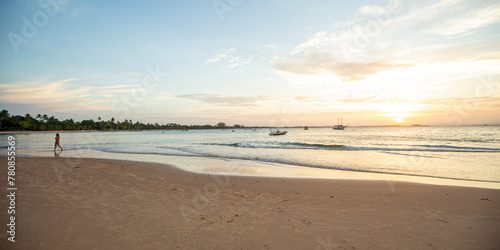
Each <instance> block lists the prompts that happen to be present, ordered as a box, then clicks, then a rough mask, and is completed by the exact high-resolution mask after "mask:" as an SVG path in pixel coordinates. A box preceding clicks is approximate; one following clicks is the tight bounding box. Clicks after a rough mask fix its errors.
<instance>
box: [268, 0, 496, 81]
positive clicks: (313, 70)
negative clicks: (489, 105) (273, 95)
mask: <svg viewBox="0 0 500 250" xmlns="http://www.w3.org/2000/svg"><path fill="white" fill-rule="evenodd" d="M498 13H500V2H498V1H480V2H478V1H469V0H442V1H438V2H433V1H431V2H430V3H429V2H427V1H418V2H415V1H391V2H389V4H388V5H385V6H376V5H367V6H363V7H361V8H360V9H359V10H358V12H357V13H356V15H355V18H354V19H353V20H351V21H347V22H345V23H342V24H338V25H336V26H335V27H334V28H332V29H333V31H328V30H321V31H318V32H316V33H315V34H314V35H313V36H312V37H310V38H308V39H306V40H305V41H304V42H302V43H300V44H297V45H296V46H295V47H293V49H291V50H290V51H289V53H288V54H281V55H275V56H273V58H271V59H270V60H269V63H270V64H271V65H272V66H273V67H274V68H275V69H277V70H279V71H284V72H289V73H294V74H300V75H311V74H333V75H337V76H338V77H339V78H340V79H342V80H343V81H347V82H350V81H360V80H363V79H365V78H367V77H369V76H370V75H374V74H377V73H379V72H383V71H388V70H392V69H395V68H400V67H413V66H416V65H418V64H426V63H429V62H436V60H444V61H450V62H454V61H457V60H486V59H491V58H492V57H493V58H495V57H498V56H500V55H499V53H498V51H499V49H500V45H499V44H500V43H499V42H498V38H497V37H498V36H495V35H490V36H485V35H484V34H476V30H477V29H479V28H482V27H486V26H491V25H493V24H497V23H500V15H499V14H498ZM483 33H484V32H483ZM450 36H453V37H454V38H455V39H449V38H450ZM471 36H472V37H473V39H471ZM462 37H463V38H462ZM461 38H462V39H461ZM461 48H463V49H461ZM457 56H458V57H457ZM488 57H489V58H488Z"/></svg>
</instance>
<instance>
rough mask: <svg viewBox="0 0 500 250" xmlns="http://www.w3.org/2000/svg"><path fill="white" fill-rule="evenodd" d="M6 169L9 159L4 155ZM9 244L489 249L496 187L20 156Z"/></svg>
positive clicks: (498, 227) (497, 220) (498, 214)
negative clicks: (275, 175) (205, 172)
mask: <svg viewBox="0 0 500 250" xmlns="http://www.w3.org/2000/svg"><path fill="white" fill-rule="evenodd" d="M0 161H1V162H2V165H3V166H7V159H6V157H0ZM16 166H17V168H16V187H17V189H18V190H17V191H16V215H15V216H16V221H15V222H16V238H15V240H16V242H15V243H11V242H9V241H8V240H7V237H8V235H7V234H6V231H7V230H8V228H7V226H6V224H8V223H9V216H10V215H8V214H7V210H8V207H9V204H8V202H9V201H8V198H7V199H6V195H7V194H9V193H8V191H7V190H6V188H7V167H5V168H4V171H1V172H0V179H1V180H4V181H3V183H4V184H3V185H2V187H3V190H4V191H3V192H4V196H3V197H4V198H2V199H1V202H0V209H1V210H0V211H1V212H0V224H3V225H4V230H1V231H0V241H1V242H0V249H177V248H181V249H367V248H371V249H394V248H396V249H415V248H418V249H434V248H439V249H443V248H445V249H490V248H499V247H500V238H499V237H498V235H500V190H497V189H481V188H470V187H455V186H439V185H428V184H417V183H410V182H395V181H390V182H388V181H367V180H328V179H299V178H268V177H241V176H217V175H203V174H195V173H190V172H185V171H183V170H179V169H177V168H176V167H174V166H169V165H162V164H153V163H143V162H130V161H118V160H101V159H74V158H17V159H16Z"/></svg>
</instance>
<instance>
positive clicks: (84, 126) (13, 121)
mask: <svg viewBox="0 0 500 250" xmlns="http://www.w3.org/2000/svg"><path fill="white" fill-rule="evenodd" d="M244 127H245V126H243V125H238V124H236V125H234V126H233V127H230V126H226V123H224V122H219V123H218V124H217V125H210V124H207V125H180V124H177V123H168V124H164V125H160V124H158V123H155V124H151V123H148V124H144V123H140V122H138V121H136V122H135V123H134V122H133V121H132V120H127V119H125V121H123V122H120V121H116V120H115V118H111V120H108V121H103V120H102V119H101V117H98V118H97V122H96V121H94V120H92V119H90V120H83V121H81V122H75V121H73V119H66V120H64V121H59V120H58V119H57V118H55V117H54V116H50V117H49V116H48V115H46V114H44V115H41V114H38V115H36V117H33V116H31V115H30V114H26V115H25V116H20V115H10V114H9V111H7V110H2V112H1V113H0V130H1V131H51V130H103V131H106V130H148V129H163V130H169V129H215V128H244Z"/></svg>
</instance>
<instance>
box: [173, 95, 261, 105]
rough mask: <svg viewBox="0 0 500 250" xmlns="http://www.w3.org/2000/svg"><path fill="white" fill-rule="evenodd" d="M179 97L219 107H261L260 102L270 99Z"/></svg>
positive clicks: (220, 96)
mask: <svg viewBox="0 0 500 250" xmlns="http://www.w3.org/2000/svg"><path fill="white" fill-rule="evenodd" d="M177 97H180V98H187V99H192V100H197V101H201V102H204V103H208V104H214V105H217V106H248V107H251V106H260V105H259V102H260V101H263V100H268V99H269V98H268V97H265V96H258V97H248V96H234V95H223V94H186V95H179V96H177Z"/></svg>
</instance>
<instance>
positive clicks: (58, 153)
mask: <svg viewBox="0 0 500 250" xmlns="http://www.w3.org/2000/svg"><path fill="white" fill-rule="evenodd" d="M62 152H63V151H59V152H57V151H55V150H54V157H60V156H61V154H62Z"/></svg>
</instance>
